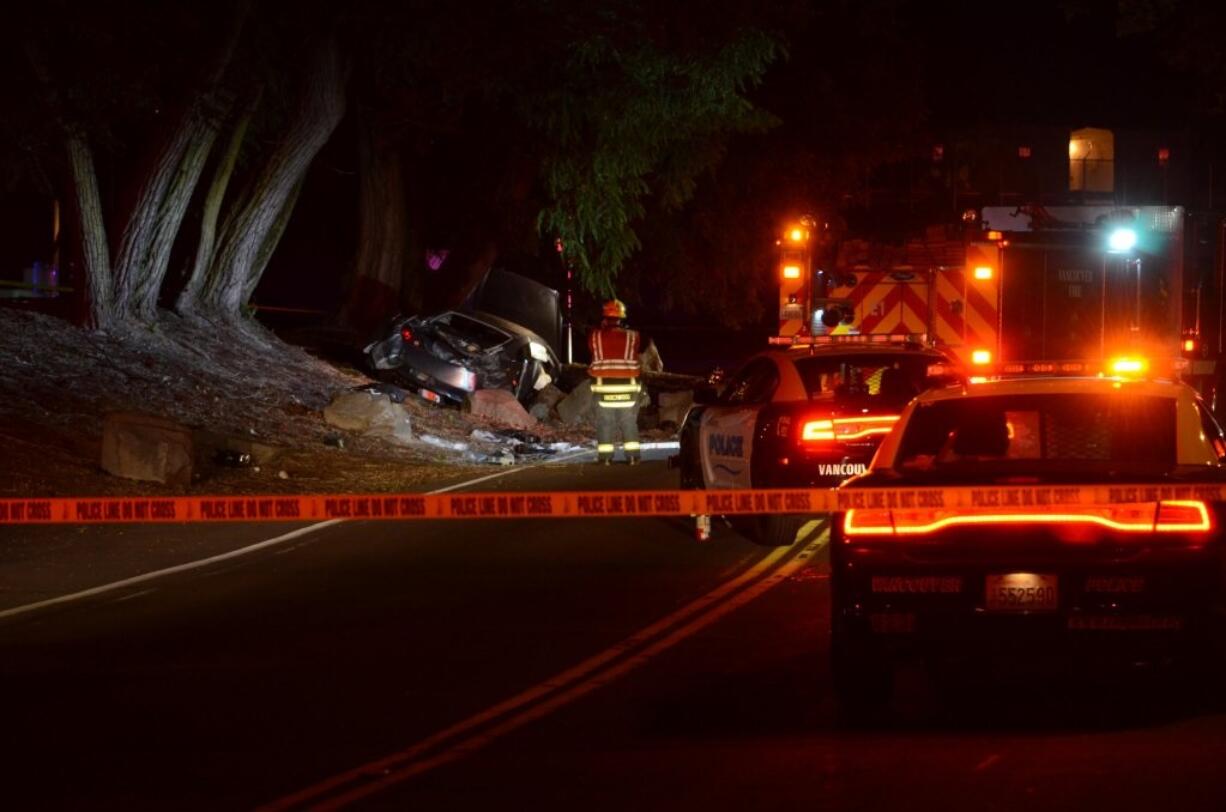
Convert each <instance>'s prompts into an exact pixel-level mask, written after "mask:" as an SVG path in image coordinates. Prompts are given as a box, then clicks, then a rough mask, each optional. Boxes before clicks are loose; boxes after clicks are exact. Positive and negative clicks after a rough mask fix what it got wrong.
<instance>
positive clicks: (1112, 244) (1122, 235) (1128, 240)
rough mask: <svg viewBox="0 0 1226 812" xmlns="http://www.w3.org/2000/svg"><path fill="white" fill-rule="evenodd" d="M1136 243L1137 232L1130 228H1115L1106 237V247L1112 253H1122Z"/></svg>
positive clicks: (1129, 249) (1133, 246)
mask: <svg viewBox="0 0 1226 812" xmlns="http://www.w3.org/2000/svg"><path fill="white" fill-rule="evenodd" d="M1136 245H1137V232H1135V231H1133V230H1132V229H1131V228H1117V229H1116V230H1115V231H1112V232H1111V236H1110V237H1108V238H1107V247H1108V248H1109V249H1110V250H1111V251H1112V252H1114V253H1118V254H1123V253H1127V252H1128V251H1131V250H1132V249H1133V248H1135V247H1136Z"/></svg>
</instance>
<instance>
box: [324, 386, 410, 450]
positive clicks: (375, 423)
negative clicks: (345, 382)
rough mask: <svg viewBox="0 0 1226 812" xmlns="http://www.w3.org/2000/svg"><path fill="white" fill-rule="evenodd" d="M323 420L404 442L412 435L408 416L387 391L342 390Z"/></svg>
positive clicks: (352, 429) (338, 426)
mask: <svg viewBox="0 0 1226 812" xmlns="http://www.w3.org/2000/svg"><path fill="white" fill-rule="evenodd" d="M324 420H326V421H327V422H328V424H329V425H332V426H336V427H337V428H338V429H347V430H348V431H360V432H362V433H364V434H373V435H380V436H390V437H392V438H393V439H395V440H398V441H399V442H402V443H405V442H408V441H409V440H411V439H412V438H413V433H412V431H411V426H410V424H409V415H408V414H407V413H406V412H405V410H404V408H403V407H401V406H397V405H396V404H395V403H392V400H391V398H390V397H388V396H387V395H385V394H380V393H372V392H342V393H340V394H338V395H337V396H336V397H334V398H333V399H332V402H331V403H329V404H328V405H327V406H325V407H324Z"/></svg>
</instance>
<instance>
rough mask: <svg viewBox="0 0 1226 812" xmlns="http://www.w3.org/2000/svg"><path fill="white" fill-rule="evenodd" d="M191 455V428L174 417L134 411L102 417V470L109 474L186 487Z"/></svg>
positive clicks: (190, 467)
mask: <svg viewBox="0 0 1226 812" xmlns="http://www.w3.org/2000/svg"><path fill="white" fill-rule="evenodd" d="M193 458H194V449H193V445H192V432H191V430H190V429H188V428H187V427H185V426H182V425H180V424H179V423H176V422H175V421H173V420H169V419H167V418H164V417H157V416H155V415H149V414H139V413H134V412H115V413H112V414H108V415H106V416H105V417H104V418H103V420H102V470H104V471H106V472H107V473H108V474H114V475H115V476H119V477H123V478H124V479H139V480H143V481H145V482H161V483H164V484H166V485H175V486H185V485H190V484H191V481H192V460H193Z"/></svg>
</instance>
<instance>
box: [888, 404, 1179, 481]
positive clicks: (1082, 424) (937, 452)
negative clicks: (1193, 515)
mask: <svg viewBox="0 0 1226 812" xmlns="http://www.w3.org/2000/svg"><path fill="white" fill-rule="evenodd" d="M1175 462H1176V458H1175V400H1174V399H1173V398H1164V397H1153V396H1135V395H1127V394H1123V393H1121V394H1112V395H1091V394H1073V393H1068V394H1043V395H1020V396H1008V397H1004V396H991V397H968V398H960V399H958V400H945V401H937V402H934V403H928V404H924V405H923V406H921V407H919V408H917V409H916V411H915V413H914V415H913V416H912V418H911V420H910V421H909V422H908V423H907V426H906V429H905V430H904V434H903V437H902V444H901V447H900V449H899V455H898V457H897V460H896V463H895V467H896V468H897V469H899V470H908V471H916V470H928V469H947V468H948V469H954V468H964V467H970V466H973V467H975V468H976V469H977V470H980V469H982V470H984V471H985V472H996V471H1009V472H1013V471H1027V472H1035V473H1043V472H1053V473H1054V472H1064V471H1068V472H1073V471H1083V470H1084V471H1090V472H1095V473H1108V472H1114V471H1130V472H1139V473H1163V472H1166V471H1169V470H1170V469H1171V468H1173V467H1174V466H1175Z"/></svg>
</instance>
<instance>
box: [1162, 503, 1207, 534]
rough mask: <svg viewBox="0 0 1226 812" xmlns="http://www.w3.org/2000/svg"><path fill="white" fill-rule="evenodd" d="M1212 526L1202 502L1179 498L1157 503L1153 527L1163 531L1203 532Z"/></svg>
mask: <svg viewBox="0 0 1226 812" xmlns="http://www.w3.org/2000/svg"><path fill="white" fill-rule="evenodd" d="M1212 527H1213V522H1212V521H1210V519H1209V509H1208V508H1207V507H1206V506H1205V503H1204V502H1200V501H1196V500H1187V501H1183V500H1179V501H1169V502H1159V503H1158V518H1157V519H1156V520H1155V521H1154V529H1155V530H1157V531H1159V532H1165V533H1203V532H1204V531H1206V530H1209V529H1210V528H1212Z"/></svg>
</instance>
